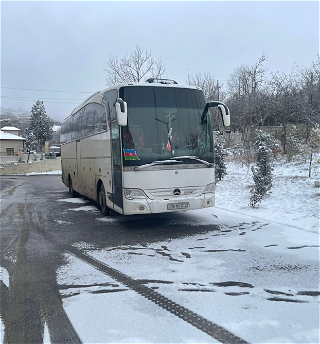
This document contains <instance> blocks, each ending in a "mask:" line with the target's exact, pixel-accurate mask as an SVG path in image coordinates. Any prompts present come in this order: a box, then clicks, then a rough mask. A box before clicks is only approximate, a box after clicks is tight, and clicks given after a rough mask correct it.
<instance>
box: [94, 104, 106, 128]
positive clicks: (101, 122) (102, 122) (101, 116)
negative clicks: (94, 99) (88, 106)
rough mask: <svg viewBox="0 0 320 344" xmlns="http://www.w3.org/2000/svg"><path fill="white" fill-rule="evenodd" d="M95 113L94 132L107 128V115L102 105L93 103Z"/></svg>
mask: <svg viewBox="0 0 320 344" xmlns="http://www.w3.org/2000/svg"><path fill="white" fill-rule="evenodd" d="M94 105H95V113H96V117H95V118H96V128H95V132H101V131H104V130H107V117H106V111H105V108H104V106H103V105H100V104H94Z"/></svg>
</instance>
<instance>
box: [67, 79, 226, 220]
mask: <svg viewBox="0 0 320 344" xmlns="http://www.w3.org/2000/svg"><path fill="white" fill-rule="evenodd" d="M211 107H217V108H218V110H219V112H220V114H221V116H222V120H223V124H224V125H225V126H229V125H230V114H229V110H228V108H227V106H226V105H225V104H223V103H222V102H219V101H209V102H207V101H206V99H205V96H204V93H203V91H202V90H201V89H200V88H198V87H194V86H183V85H179V84H178V83H177V82H175V81H173V80H168V79H155V78H151V79H148V80H147V81H146V82H145V83H128V84H121V85H117V86H113V87H110V88H107V89H105V90H102V91H98V92H96V93H94V94H93V95H91V96H90V97H89V98H88V99H86V100H85V101H84V102H83V103H82V104H81V105H79V106H78V107H76V108H75V109H74V110H73V111H72V112H71V114H70V115H69V116H68V117H67V118H66V119H65V121H64V122H63V124H62V126H61V165H62V181H63V183H64V184H65V185H66V186H67V187H68V188H69V192H70V194H71V195H72V196H73V197H75V196H76V195H81V196H84V197H86V198H89V199H92V200H93V201H95V202H96V203H97V206H98V208H99V209H100V210H101V212H102V213H103V214H104V215H110V214H111V213H112V211H114V212H117V213H120V214H123V215H134V214H155V213H166V212H175V211H186V210H192V209H201V208H207V207H213V206H214V204H215V174H214V149H213V129H212V122H211V116H210V112H209V108H211Z"/></svg>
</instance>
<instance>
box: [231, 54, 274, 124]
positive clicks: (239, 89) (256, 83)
mask: <svg viewBox="0 0 320 344" xmlns="http://www.w3.org/2000/svg"><path fill="white" fill-rule="evenodd" d="M266 60H267V55H266V54H265V53H262V55H261V57H260V58H259V59H258V61H257V62H256V63H255V64H254V65H252V66H240V67H238V68H236V69H235V70H234V72H233V74H232V75H231V76H230V78H229V81H228V91H229V102H230V104H229V102H228V105H229V106H230V108H231V109H232V113H233V118H234V119H236V122H238V125H239V128H240V129H241V130H243V128H245V127H247V126H257V125H261V124H262V123H261V120H262V118H263V117H262V116H261V111H262V109H261V107H262V105H263V102H262V100H263V99H262V94H263V91H264V85H265V73H266V71H267V68H265V67H264V66H263V64H264V62H265V61H266Z"/></svg>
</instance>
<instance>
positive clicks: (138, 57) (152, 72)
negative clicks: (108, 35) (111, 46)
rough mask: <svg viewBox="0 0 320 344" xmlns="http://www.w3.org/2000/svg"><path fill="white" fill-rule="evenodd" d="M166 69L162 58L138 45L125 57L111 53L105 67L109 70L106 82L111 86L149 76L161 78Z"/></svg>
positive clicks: (138, 80) (137, 80)
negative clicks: (156, 58) (156, 57)
mask: <svg viewBox="0 0 320 344" xmlns="http://www.w3.org/2000/svg"><path fill="white" fill-rule="evenodd" d="M165 69H166V67H165V65H164V63H163V62H162V61H161V58H159V59H158V60H155V59H154V58H153V57H152V54H151V52H150V51H148V50H144V49H142V48H141V47H140V46H139V45H136V47H135V50H134V51H133V52H131V53H130V55H128V56H125V57H123V58H119V57H118V56H117V55H116V56H111V55H110V57H109V60H108V61H107V68H106V69H105V71H106V72H107V78H106V84H107V85H109V86H111V85H115V84H120V83H127V82H140V81H141V80H145V79H147V78H149V77H154V78H161V77H162V75H163V73H164V72H165Z"/></svg>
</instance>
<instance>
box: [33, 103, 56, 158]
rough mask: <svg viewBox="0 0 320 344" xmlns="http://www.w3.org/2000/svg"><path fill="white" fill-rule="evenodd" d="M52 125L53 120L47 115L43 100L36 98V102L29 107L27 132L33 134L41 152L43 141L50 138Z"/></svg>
mask: <svg viewBox="0 0 320 344" xmlns="http://www.w3.org/2000/svg"><path fill="white" fill-rule="evenodd" d="M52 127H53V121H52V119H51V118H50V117H49V116H48V115H47V113H46V110H45V107H44V105H43V102H42V101H40V100H37V102H36V103H35V104H34V105H33V106H32V109H31V116H30V125H29V127H28V132H29V135H31V133H32V134H33V135H34V138H35V140H36V142H37V143H38V144H39V146H40V151H41V152H42V147H43V146H44V143H45V142H46V141H49V140H50V139H51V138H52V133H53V130H52Z"/></svg>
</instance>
